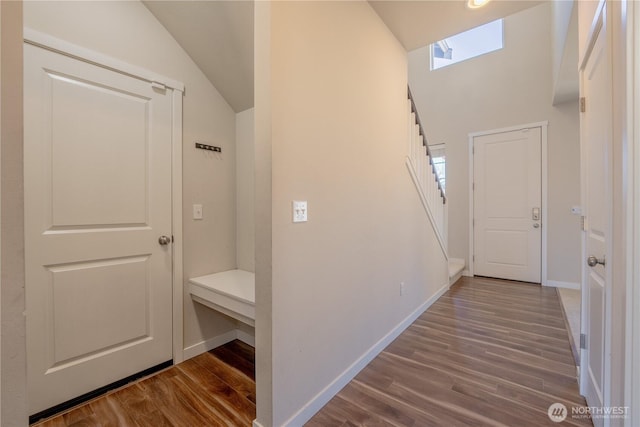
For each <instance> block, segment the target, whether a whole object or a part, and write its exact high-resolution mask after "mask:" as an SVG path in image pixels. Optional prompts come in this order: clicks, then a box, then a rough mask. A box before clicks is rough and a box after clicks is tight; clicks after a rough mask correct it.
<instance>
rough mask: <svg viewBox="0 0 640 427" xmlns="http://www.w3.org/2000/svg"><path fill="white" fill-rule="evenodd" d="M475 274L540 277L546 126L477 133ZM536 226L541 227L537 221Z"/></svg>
mask: <svg viewBox="0 0 640 427" xmlns="http://www.w3.org/2000/svg"><path fill="white" fill-rule="evenodd" d="M473 144H474V161H473V162H474V163H473V164H474V186H475V190H474V207H473V209H474V256H475V261H474V274H476V275H479V276H488V277H497V278H502V279H511V280H521V281H527V282H538V283H539V282H540V269H541V238H542V233H541V222H542V221H541V220H540V219H541V218H539V219H537V220H535V219H533V210H534V209H538V215H541V212H542V205H541V199H542V197H541V193H542V190H541V129H540V128H539V127H536V128H532V129H523V130H517V131H512V132H501V133H495V134H490V135H483V136H477V137H474V139H473ZM536 226H537V227H536Z"/></svg>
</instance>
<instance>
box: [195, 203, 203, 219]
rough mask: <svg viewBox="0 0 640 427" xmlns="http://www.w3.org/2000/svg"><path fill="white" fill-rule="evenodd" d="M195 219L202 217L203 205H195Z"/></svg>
mask: <svg viewBox="0 0 640 427" xmlns="http://www.w3.org/2000/svg"><path fill="white" fill-rule="evenodd" d="M193 219H202V205H193Z"/></svg>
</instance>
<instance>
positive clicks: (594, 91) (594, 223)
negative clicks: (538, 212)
mask: <svg viewBox="0 0 640 427" xmlns="http://www.w3.org/2000/svg"><path fill="white" fill-rule="evenodd" d="M600 23H601V24H602V26H601V27H600V30H599V31H598V32H597V33H595V35H594V37H595V42H594V45H593V49H592V50H591V53H590V55H589V57H588V58H587V62H586V65H585V67H584V69H583V70H582V71H581V79H582V87H581V90H582V95H583V96H584V97H585V99H586V105H587V108H586V110H585V112H584V113H582V115H581V143H582V168H583V178H582V181H583V182H582V185H583V198H584V200H583V203H584V206H585V212H584V213H585V215H586V220H585V254H586V256H589V255H593V256H595V257H596V258H598V259H600V260H604V261H605V263H606V258H607V254H609V253H610V248H609V246H610V241H609V240H610V236H611V232H610V230H611V206H612V191H611V189H612V181H611V144H612V127H611V111H612V100H611V87H612V81H611V70H610V64H611V61H610V54H609V48H608V44H607V32H606V23H605V22H604V21H603V20H600ZM610 275H611V272H610V271H609V267H608V266H607V265H601V264H597V265H595V266H593V267H591V266H589V265H587V263H586V262H585V263H584V273H583V278H584V279H583V281H584V283H583V287H582V289H583V292H582V311H583V315H582V325H583V326H582V333H583V334H585V335H586V336H587V346H586V347H587V348H586V349H584V350H582V352H581V363H580V365H581V366H582V368H583V369H581V371H580V373H581V378H580V388H581V393H582V394H583V395H584V396H585V397H586V399H587V403H588V404H589V405H590V406H598V407H600V406H603V405H606V396H605V383H606V381H607V378H606V369H605V366H606V358H607V356H606V355H607V353H608V352H607V350H606V348H607V346H608V332H607V324H606V319H607V318H608V315H607V303H608V298H609V295H610V283H611V281H610ZM593 422H594V425H596V426H598V425H603V423H604V421H603V419H602V418H594V420H593Z"/></svg>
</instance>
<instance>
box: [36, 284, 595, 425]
mask: <svg viewBox="0 0 640 427" xmlns="http://www.w3.org/2000/svg"><path fill="white" fill-rule="evenodd" d="M254 357H255V356H254V351H253V348H251V347H249V346H247V345H246V344H244V343H242V342H240V341H234V342H232V343H229V344H227V345H225V346H223V347H220V348H217V349H215V350H213V351H211V352H209V353H204V354H202V355H200V356H198V357H195V358H193V359H190V360H188V361H186V362H184V363H181V364H179V365H177V366H174V367H172V368H170V369H168V370H165V371H163V372H161V373H159V374H156V375H154V376H152V377H150V378H146V379H143V380H140V381H138V382H135V383H133V384H131V385H129V386H127V387H124V388H122V389H120V390H116V391H114V392H111V393H109V394H107V395H106V396H104V397H101V398H99V399H96V400H93V401H91V402H89V403H87V404H85V405H83V406H81V407H78V408H75V409H73V410H71V411H68V412H66V413H64V414H62V415H59V416H57V417H55V418H53V419H50V420H46V421H44V422H41V423H39V424H37V426H38V427H54V426H55V427H71V426H74V427H75V426H103V427H107V426H114V427H116V426H117V427H119V426H139V427H142V426H153V427H160V426H220V425H225V426H250V425H251V422H252V420H253V419H254V418H255V374H254V370H255V366H254ZM230 365H231V366H234V367H233V368H232V367H231V366H230ZM575 377H576V367H575V364H574V362H573V358H572V355H571V348H570V346H569V339H568V334H567V330H566V329H565V323H564V319H563V317H562V311H561V307H560V303H559V299H558V296H557V293H556V290H555V289H554V288H543V287H540V286H535V285H528V284H523V283H515V282H508V281H502V280H492V279H480V278H475V279H468V278H463V279H461V281H459V282H458V283H456V285H454V286H453V287H452V288H451V290H450V291H449V292H447V293H446V294H445V295H443V296H442V297H441V298H440V299H439V300H438V301H437V302H436V303H435V304H434V305H433V306H431V307H430V308H429V310H427V311H426V312H425V313H424V314H423V315H422V316H420V318H418V319H417V320H416V321H415V322H414V323H413V324H412V325H411V326H410V327H409V328H408V329H407V330H406V331H405V332H403V333H402V334H401V335H400V337H398V339H396V340H395V341H394V342H393V343H392V344H391V345H389V346H388V347H387V348H386V349H385V350H384V351H383V352H382V353H381V354H380V355H379V356H378V357H376V358H375V359H374V360H373V361H372V362H371V363H370V364H369V365H368V366H367V367H366V368H365V369H364V370H363V371H362V372H360V374H358V375H357V376H356V378H355V379H354V380H353V381H351V382H350V383H349V384H348V385H347V386H346V387H345V388H344V389H343V390H342V391H341V392H340V393H339V394H338V395H337V396H336V397H335V398H333V399H332V400H331V401H330V402H329V403H328V404H327V405H326V406H325V407H324V408H323V409H322V410H321V411H320V412H318V414H316V416H314V417H313V418H312V419H311V420H310V421H309V423H308V424H307V425H308V426H310V427H316V426H321V427H330V426H402V427H408V426H415V427H427V426H447V427H449V426H518V427H527V426H536V427H537V426H544V425H549V426H556V425H563V424H564V425H591V422H590V421H589V420H579V419H572V418H571V415H569V417H568V418H567V420H566V421H565V422H564V423H559V424H557V423H553V422H551V420H550V419H549V418H548V416H547V410H548V408H549V405H551V404H552V403H556V402H559V403H562V404H564V405H565V406H566V407H567V408H568V410H569V414H570V413H571V409H572V407H577V406H583V405H584V403H585V402H584V399H583V398H582V397H581V396H580V395H579V393H578V385H577V382H576V378H575Z"/></svg>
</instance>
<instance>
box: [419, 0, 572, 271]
mask: <svg viewBox="0 0 640 427" xmlns="http://www.w3.org/2000/svg"><path fill="white" fill-rule="evenodd" d="M504 41H505V43H504V48H503V49H502V50H499V51H496V52H493V53H490V54H487V55H483V56H480V57H477V58H474V59H471V60H468V61H465V62H461V63H458V64H455V65H452V66H449V67H444V68H441V69H439V70H435V71H429V56H428V55H429V50H428V48H427V47H425V48H421V49H417V50H414V51H411V52H409V82H410V85H411V90H412V92H413V95H414V97H415V98H416V105H417V108H418V111H419V113H420V117H421V119H422V123H423V125H424V126H425V128H426V133H427V138H429V139H430V140H431V141H433V142H436V143H441V142H444V143H446V146H447V200H448V202H449V255H450V256H451V257H455V258H464V259H465V260H466V262H467V265H469V260H468V253H469V227H468V216H469V203H468V201H469V185H468V182H469V178H468V162H469V156H468V134H469V133H471V132H477V131H485V130H491V129H498V128H503V127H509V126H516V125H520V124H526V123H532V122H539V121H545V120H548V121H549V139H548V141H549V151H548V159H549V192H548V194H549V200H548V215H549V220H548V223H547V224H544V226H546V227H547V233H548V238H549V239H548V259H547V261H548V278H549V280H552V281H557V282H569V283H578V282H579V281H580V218H579V217H577V216H574V215H571V213H570V208H571V206H573V205H579V204H580V173H579V170H580V155H579V153H580V151H579V149H580V147H579V122H578V119H579V118H578V114H579V113H578V107H577V104H576V102H568V103H564V104H560V105H556V106H552V105H551V96H550V94H551V93H552V88H553V87H552V85H553V77H552V58H551V53H550V52H551V50H552V49H551V4H550V3H545V4H543V5H540V6H536V7H534V8H532V9H528V10H525V11H523V12H520V13H518V14H515V15H512V16H510V17H508V18H507V19H505V21H504Z"/></svg>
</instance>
